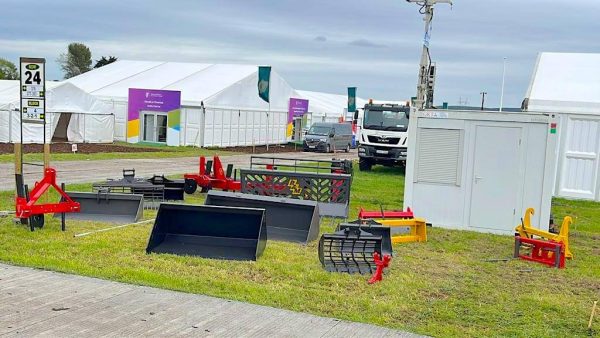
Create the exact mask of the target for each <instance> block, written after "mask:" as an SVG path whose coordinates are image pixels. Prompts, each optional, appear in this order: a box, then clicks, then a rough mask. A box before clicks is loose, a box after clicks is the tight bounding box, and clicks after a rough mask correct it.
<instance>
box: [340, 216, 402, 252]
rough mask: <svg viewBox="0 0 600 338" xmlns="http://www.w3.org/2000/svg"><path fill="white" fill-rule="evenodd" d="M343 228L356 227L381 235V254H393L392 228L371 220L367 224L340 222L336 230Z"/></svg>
mask: <svg viewBox="0 0 600 338" xmlns="http://www.w3.org/2000/svg"><path fill="white" fill-rule="evenodd" d="M345 229H356V230H362V231H366V232H368V233H370V234H372V235H375V236H381V252H380V253H381V254H382V255H390V256H393V255H394V252H393V249H392V229H391V228H390V227H386V226H383V225H381V224H380V223H377V222H373V223H367V224H360V223H354V222H352V223H341V224H340V225H339V226H338V230H345Z"/></svg>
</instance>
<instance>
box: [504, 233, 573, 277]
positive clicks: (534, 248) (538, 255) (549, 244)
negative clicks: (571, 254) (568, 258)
mask: <svg viewBox="0 0 600 338" xmlns="http://www.w3.org/2000/svg"><path fill="white" fill-rule="evenodd" d="M523 244H525V245H526V246H529V247H530V252H529V253H528V254H521V253H520V250H521V246H523ZM514 257H515V258H517V257H518V258H521V259H524V260H527V261H532V262H537V263H541V264H545V265H548V266H551V267H555V268H559V269H562V268H564V267H565V245H564V244H563V243H559V242H554V241H545V240H541V239H533V238H526V237H521V236H519V235H515V254H514Z"/></svg>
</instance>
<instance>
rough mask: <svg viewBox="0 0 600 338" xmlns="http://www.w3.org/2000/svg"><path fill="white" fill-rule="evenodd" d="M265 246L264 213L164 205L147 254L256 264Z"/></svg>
mask: <svg viewBox="0 0 600 338" xmlns="http://www.w3.org/2000/svg"><path fill="white" fill-rule="evenodd" d="M266 244H267V229H266V224H265V217H264V210H262V209H251V208H234V207H223V206H209V205H185V204H172V203H162V204H161V205H160V207H159V208H158V214H157V215H156V220H155V222H154V228H153V229H152V234H151V235H150V240H149V241H148V246H147V248H146V253H151V252H154V253H169V254H174V255H190V256H200V257H205V258H216V259H231V260H256V259H257V258H258V257H260V255H261V254H262V253H263V251H264V250H265V246H266Z"/></svg>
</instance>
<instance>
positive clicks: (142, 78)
mask: <svg viewBox="0 0 600 338" xmlns="http://www.w3.org/2000/svg"><path fill="white" fill-rule="evenodd" d="M257 70H258V66H257V65H236V64H206V63H184V62H154V61H132V60H119V61H117V62H114V63H111V64H109V65H106V66H104V67H101V68H98V69H94V70H92V71H89V72H87V73H84V74H82V75H79V76H76V77H74V78H71V79H68V80H67V81H68V82H71V83H73V84H75V85H77V86H78V87H80V88H82V89H83V90H85V91H87V92H89V93H91V94H93V95H95V96H99V97H106V98H114V99H120V100H127V97H128V95H129V88H143V89H165V90H177V91H181V100H182V104H184V105H196V104H197V105H199V104H200V102H203V101H206V100H207V99H209V98H211V97H212V96H214V95H216V94H218V93H219V92H221V91H223V90H224V89H226V88H228V87H231V86H233V85H235V84H237V83H239V82H241V81H242V80H243V79H246V78H248V77H249V76H251V75H253V74H255V73H257Z"/></svg>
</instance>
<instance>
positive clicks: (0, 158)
mask: <svg viewBox="0 0 600 338" xmlns="http://www.w3.org/2000/svg"><path fill="white" fill-rule="evenodd" d="M115 144H116V145H119V146H124V147H131V148H136V147H142V148H156V151H150V152H148V151H146V152H135V151H131V152H99V153H93V154H83V153H75V154H73V153H52V154H51V156H52V157H51V159H52V161H87V160H90V161H92V160H113V159H137V158H173V157H195V156H202V155H214V154H219V155H232V154H234V153H233V152H229V151H223V150H218V149H210V148H208V149H207V148H198V147H168V146H165V145H159V144H129V143H124V142H116V143H115ZM14 161H15V157H14V154H12V153H11V154H0V163H12V162H14ZM25 161H29V162H42V161H43V154H42V153H28V154H25Z"/></svg>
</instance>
